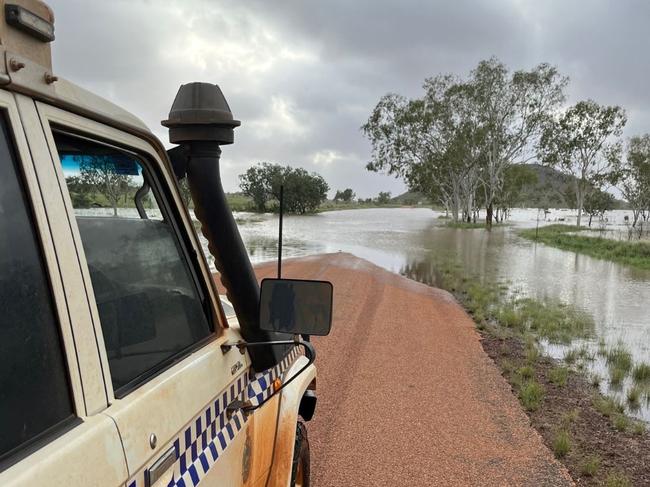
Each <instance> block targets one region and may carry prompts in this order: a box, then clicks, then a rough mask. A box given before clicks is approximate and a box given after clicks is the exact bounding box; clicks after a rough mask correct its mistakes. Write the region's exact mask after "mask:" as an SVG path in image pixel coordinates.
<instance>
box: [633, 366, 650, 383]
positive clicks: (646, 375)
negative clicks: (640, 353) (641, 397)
mask: <svg viewBox="0 0 650 487" xmlns="http://www.w3.org/2000/svg"><path fill="white" fill-rule="evenodd" d="M632 377H633V378H634V381H635V382H637V383H640V382H650V365H648V364H646V363H645V362H641V363H639V364H637V365H636V366H635V367H634V369H632Z"/></svg>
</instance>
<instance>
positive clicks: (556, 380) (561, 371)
mask: <svg viewBox="0 0 650 487" xmlns="http://www.w3.org/2000/svg"><path fill="white" fill-rule="evenodd" d="M568 378H569V369H568V368H567V367H553V368H552V369H551V371H550V372H549V379H550V380H551V382H552V383H553V384H555V385H556V386H560V387H564V386H565V385H566V383H567V379H568Z"/></svg>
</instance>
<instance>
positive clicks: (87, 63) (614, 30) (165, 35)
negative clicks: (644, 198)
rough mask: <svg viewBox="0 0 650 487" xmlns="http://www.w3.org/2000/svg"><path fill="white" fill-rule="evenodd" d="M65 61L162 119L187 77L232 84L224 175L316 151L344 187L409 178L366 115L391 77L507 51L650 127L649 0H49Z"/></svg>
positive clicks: (372, 189)
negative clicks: (384, 164) (393, 173)
mask: <svg viewBox="0 0 650 487" xmlns="http://www.w3.org/2000/svg"><path fill="white" fill-rule="evenodd" d="M48 3H49V4H50V5H51V7H52V8H53V9H54V13H55V19H56V36H57V39H56V41H55V42H54V47H53V50H54V71H55V73H57V74H59V75H61V76H64V77H66V78H68V79H69V80H71V81H73V82H75V83H77V84H79V85H81V86H83V87H85V88H87V89H90V90H91V91H93V92H96V93H97V94H99V95H101V96H103V97H105V98H108V99H109V100H111V101H113V102H115V103H117V104H119V105H121V106H122V107H124V108H126V109H127V110H129V111H131V112H132V113H134V114H135V115H136V116H138V117H140V118H141V119H142V120H144V122H145V123H146V124H147V125H148V126H149V127H150V128H151V130H152V131H153V132H154V133H155V134H156V135H158V137H159V138H160V139H161V140H162V141H163V142H164V143H165V144H166V145H167V146H169V143H168V139H167V132H166V130H165V129H164V128H163V127H162V126H161V125H160V120H162V119H164V118H166V117H167V114H168V112H169V108H170V106H171V103H172V101H173V99H174V96H175V94H176V91H177V90H178V87H179V85H180V84H182V83H187V82H190V81H206V82H211V83H217V84H219V85H220V86H221V88H222V90H223V92H224V94H225V96H226V98H227V100H228V101H229V103H230V107H231V109H232V111H233V114H234V116H235V118H237V119H239V120H241V121H242V125H241V127H240V128H238V129H236V132H235V144H234V145H232V146H228V147H226V148H225V150H224V153H223V156H222V160H223V174H224V185H225V187H226V190H227V191H235V190H237V189H238V179H237V176H238V175H239V174H241V173H242V172H243V171H245V169H246V168H247V167H249V166H250V165H252V164H254V163H256V162H258V161H270V162H278V163H282V164H289V165H292V166H302V167H305V168H307V169H308V170H310V171H317V172H318V173H320V174H322V175H323V176H324V177H325V179H326V180H327V182H328V183H329V185H330V187H331V188H332V190H335V189H344V188H346V187H352V188H353V189H354V190H355V191H356V193H357V195H359V196H362V197H368V196H374V195H376V194H377V193H378V192H379V191H386V190H387V191H392V193H393V194H398V193H400V192H402V191H403V190H404V189H405V188H404V185H403V184H402V183H401V182H400V181H397V180H395V179H393V178H392V177H389V176H384V175H378V174H374V173H369V172H368V171H366V170H365V164H366V162H367V161H368V157H369V154H370V147H369V144H368V142H367V141H366V140H365V139H364V138H363V136H362V134H361V132H360V130H359V127H360V126H361V125H362V124H363V123H364V122H365V120H366V119H367V117H368V115H369V114H370V111H371V110H372V108H373V107H374V105H375V104H376V103H377V101H378V99H379V98H380V97H381V96H382V95H383V94H385V93H387V92H396V93H400V94H403V95H406V96H419V94H420V93H421V84H422V81H423V80H424V78H426V77H429V76H433V75H436V74H438V73H443V72H453V73H457V74H462V75H466V74H467V73H468V71H469V70H470V69H472V68H473V67H474V66H476V64H477V63H478V61H480V60H481V59H486V58H489V57H490V56H493V55H494V56H497V57H498V58H499V59H501V60H502V61H503V62H505V63H506V64H507V65H508V66H509V67H511V68H513V69H519V68H527V69H529V68H531V67H533V66H534V65H536V64H538V63H540V62H549V63H552V64H554V65H556V66H557V67H558V68H559V69H560V71H561V72H562V73H563V74H566V75H568V76H569V77H570V79H571V83H570V85H569V90H568V95H569V101H570V102H575V101H578V100H580V99H586V98H593V99H595V100H596V101H598V102H600V103H607V104H619V105H622V106H623V107H625V108H626V110H627V114H628V119H629V120H628V125H627V128H626V134H627V135H632V134H637V133H644V132H650V88H649V86H648V85H649V83H648V81H649V79H650V61H649V59H650V57H649V56H648V51H649V48H650V42H649V40H650V33H649V32H648V28H647V24H648V20H649V19H650V2H648V1H645V0H624V1H620V0H619V1H614V0H612V1H604V0H583V1H572V0H557V1H553V0H544V1H540V0H535V1H525V0H503V1H497V0H484V1H460V0H447V1H426V2H425V1H407V0H395V1H386V0H328V1H315V0H314V1H308V0H284V1H268V0H239V1H234V0H231V1H225V0H183V1H165V0H156V1H153V0H148V1H147V0H128V1H122V0H108V1H106V0H103V1H101V2H100V1H87V0H86V1H84V0H49V1H48Z"/></svg>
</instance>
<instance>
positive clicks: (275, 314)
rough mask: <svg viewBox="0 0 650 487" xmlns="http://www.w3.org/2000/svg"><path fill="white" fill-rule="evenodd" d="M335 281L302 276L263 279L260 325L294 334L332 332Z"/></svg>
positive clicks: (263, 327)
mask: <svg viewBox="0 0 650 487" xmlns="http://www.w3.org/2000/svg"><path fill="white" fill-rule="evenodd" d="M332 296H333V287H332V283H331V282H328V281H307V280H301V279H264V280H262V285H261V292H260V313H259V318H260V328H261V329H262V330H265V331H276V332H280V333H291V334H293V335H298V334H300V335H319V336H324V335H327V334H329V332H330V328H331V326H332Z"/></svg>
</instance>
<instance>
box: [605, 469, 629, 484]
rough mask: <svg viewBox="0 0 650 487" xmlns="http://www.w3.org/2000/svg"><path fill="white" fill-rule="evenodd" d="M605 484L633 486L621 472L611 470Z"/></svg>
mask: <svg viewBox="0 0 650 487" xmlns="http://www.w3.org/2000/svg"><path fill="white" fill-rule="evenodd" d="M603 485H605V487H632V482H630V479H628V478H627V477H626V476H625V475H623V474H622V473H620V472H610V473H609V475H607V478H606V479H605V483H604V484H603Z"/></svg>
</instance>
